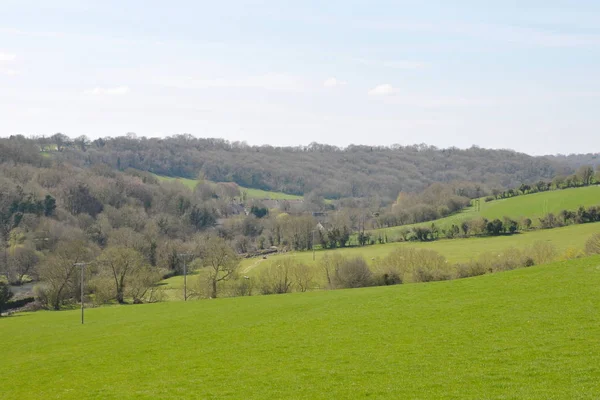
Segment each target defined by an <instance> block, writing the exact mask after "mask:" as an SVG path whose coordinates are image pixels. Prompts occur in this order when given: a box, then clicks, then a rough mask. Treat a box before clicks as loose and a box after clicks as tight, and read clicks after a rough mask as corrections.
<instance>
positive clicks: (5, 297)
mask: <svg viewBox="0 0 600 400" xmlns="http://www.w3.org/2000/svg"><path fill="white" fill-rule="evenodd" d="M12 297H13V292H11V290H10V286H8V284H7V283H4V282H0V314H1V313H2V310H4V306H5V305H6V304H7V303H8V301H9V300H10V299H11V298H12Z"/></svg>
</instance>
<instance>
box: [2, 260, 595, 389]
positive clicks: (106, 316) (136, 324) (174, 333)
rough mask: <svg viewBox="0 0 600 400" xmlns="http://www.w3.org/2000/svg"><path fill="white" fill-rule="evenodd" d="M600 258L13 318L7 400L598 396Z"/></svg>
mask: <svg viewBox="0 0 600 400" xmlns="http://www.w3.org/2000/svg"><path fill="white" fill-rule="evenodd" d="M599 265H600V257H594V258H588V259H581V260H577V261H571V262H563V263H557V264H553V265H546V266H538V267H532V268H528V269H522V270H516V271H511V272H506V273H499V274H495V275H487V276H483V277H477V278H469V279H463V280H458V281H451V282H438V283H429V284H415V285H404V286H402V285H401V286H393V287H383V288H368V289H355V290H340V291H331V292H314V293H304V294H291V295H282V296H259V297H251V298H232V299H219V300H213V301H202V302H188V303H182V302H176V303H160V304H153V305H144V306H136V307H103V308H98V309H91V310H88V311H87V323H86V325H83V326H82V325H80V324H79V311H76V310H74V311H67V312H62V313H50V312H42V313H35V314H23V315H20V316H18V317H13V318H6V319H2V320H0V325H1V329H0V341H1V342H2V343H8V344H10V345H7V346H5V348H4V350H3V362H2V363H0V375H1V376H2V377H3V384H2V395H3V396H5V397H6V398H22V399H25V398H32V397H36V398H40V397H43V398H49V397H60V398H63V399H79V398H81V396H82V394H84V393H85V397H86V398H89V399H125V398H136V399H145V398H147V399H150V398H161V399H178V398H182V397H189V395H190V393H194V396H196V397H198V398H229V399H264V398H290V397H292V398H297V399H331V398H356V397H373V398H435V399H482V398H520V399H524V398H527V399H549V398H578V399H588V398H589V399H592V398H595V397H596V394H597V393H599V392H600V369H599V368H598V365H600V344H599V342H598V341H597V340H596V338H597V337H598V336H599V335H600V297H599V296H598V287H600V274H599V273H598V266H599ZM34 325H35V326H37V327H38V329H31V326H34ZM116 350H118V351H116ZM66 371H68V373H67V372H66Z"/></svg>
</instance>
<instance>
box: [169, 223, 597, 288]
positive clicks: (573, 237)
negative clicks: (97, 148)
mask: <svg viewBox="0 0 600 400" xmlns="http://www.w3.org/2000/svg"><path fill="white" fill-rule="evenodd" d="M598 232H600V223H595V224H594V223H592V224H581V225H570V226H566V227H563V228H555V229H546V230H534V231H530V232H525V233H520V234H516V235H512V236H496V237H481V238H479V237H472V238H467V239H452V240H438V241H435V242H425V243H424V242H402V243H388V244H377V245H373V246H365V247H351V248H344V249H335V250H317V251H316V252H315V261H313V253H312V252H310V251H301V252H290V253H287V254H276V255H271V256H268V257H267V259H263V258H262V257H254V258H246V259H243V260H242V262H241V266H240V273H241V274H242V275H246V276H250V277H252V276H257V275H259V274H260V272H261V271H262V270H263V269H264V268H267V267H269V266H270V265H271V264H273V263H277V261H278V260H282V259H283V258H285V257H293V258H295V259H297V260H298V261H300V262H302V263H304V264H306V265H309V266H312V267H314V268H315V269H316V270H317V272H316V277H315V283H316V284H317V285H321V284H324V283H325V276H323V273H322V271H321V270H320V269H319V267H318V263H319V261H320V260H321V259H322V258H323V257H324V256H325V255H326V254H333V253H339V254H342V255H344V256H346V257H359V256H360V257H363V258H364V259H365V260H366V261H367V263H369V264H370V263H372V262H373V259H376V258H377V257H381V258H383V257H385V256H387V255H388V254H390V253H391V252H392V251H394V250H395V249H397V248H399V247H415V248H425V249H430V250H435V251H437V252H438V253H440V254H441V255H443V256H444V257H446V259H447V260H448V262H450V263H457V262H467V261H470V260H474V259H477V258H478V257H479V256H480V255H482V254H484V253H500V252H502V251H504V250H507V249H511V248H515V249H521V250H522V249H524V248H526V247H530V246H532V245H534V244H535V243H536V242H546V243H551V244H552V245H553V246H554V247H555V248H556V250H557V252H558V256H559V257H560V256H561V255H563V254H564V253H565V252H567V251H571V250H573V251H583V248H584V244H585V242H586V241H587V240H588V239H589V238H590V237H591V236H592V235H593V234H595V233H598ZM202 279H204V271H203V270H199V271H196V272H193V273H192V275H191V276H188V288H189V290H190V291H194V290H196V289H197V287H198V285H200V281H201V280H202ZM161 284H162V286H163V289H164V291H165V294H166V299H168V300H181V299H182V296H183V295H182V290H183V277H182V276H174V277H171V278H168V279H166V280H164V281H162V282H161Z"/></svg>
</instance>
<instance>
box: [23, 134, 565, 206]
mask: <svg viewBox="0 0 600 400" xmlns="http://www.w3.org/2000/svg"><path fill="white" fill-rule="evenodd" d="M34 143H36V144H37V145H39V146H40V147H41V148H43V149H44V150H49V151H53V152H54V153H56V158H57V159H58V160H62V161H68V162H71V163H74V164H77V165H79V166H89V165H96V164H106V165H109V166H110V167H112V168H114V169H118V170H125V169H127V168H135V169H139V170H144V171H149V172H152V173H155V174H159V175H167V176H179V177H186V178H196V177H197V176H198V174H201V175H202V176H203V177H205V178H206V179H208V180H212V181H216V182H235V183H237V184H239V185H241V186H246V187H252V188H259V189H265V190H273V191H281V192H285V193H290V194H298V195H303V194H306V193H309V192H312V191H315V192H317V193H318V194H319V195H321V196H324V197H326V198H332V199H337V198H342V197H369V196H372V195H373V194H377V195H378V196H380V197H382V198H383V199H388V200H393V199H394V198H395V197H396V195H397V194H398V192H400V191H405V192H415V191H420V190H423V189H425V188H426V187H427V186H429V185H430V184H432V183H434V182H444V183H449V182H454V181H469V182H475V183H481V184H485V185H486V186H487V187H488V188H489V189H492V188H505V189H506V188H511V187H516V186H518V185H520V184H521V183H533V182H537V181H539V180H541V179H543V180H549V179H552V178H553V177H554V176H556V175H560V174H569V173H572V172H573V170H572V168H571V167H569V165H568V164H566V163H562V162H560V161H557V160H553V159H549V158H545V157H532V156H529V155H526V154H523V153H517V152H514V151H511V150H486V149H481V148H478V147H472V148H470V149H466V150H461V149H458V148H449V149H438V148H435V147H432V146H426V145H414V146H399V145H398V146H390V147H382V146H354V145H353V146H348V147H346V148H339V147H335V146H330V145H323V144H318V143H312V144H310V145H309V146H301V147H272V146H266V145H265V146H248V145H247V144H245V143H240V142H233V143H232V142H228V141H225V140H222V139H200V138H194V137H192V136H190V135H179V136H173V137H169V138H164V139H157V138H136V137H135V135H128V136H125V137H118V138H104V139H97V140H94V141H90V140H88V139H87V138H85V137H79V138H77V139H74V140H71V139H69V138H68V137H66V136H64V135H61V134H56V135H54V136H52V137H49V138H37V139H36V140H35V141H34Z"/></svg>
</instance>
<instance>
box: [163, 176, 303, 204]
mask: <svg viewBox="0 0 600 400" xmlns="http://www.w3.org/2000/svg"><path fill="white" fill-rule="evenodd" d="M155 176H156V177H157V178H158V180H160V181H163V182H173V181H177V182H180V183H182V184H184V185H185V186H187V187H189V188H190V189H194V188H195V187H196V184H197V183H198V181H197V180H195V179H187V178H174V177H169V176H160V175H155ZM240 191H242V192H246V193H247V195H248V198H249V199H257V200H264V199H271V200H302V199H303V197H302V196H296V195H293V194H287V193H282V192H270V191H267V190H261V189H252V188H246V187H243V186H240Z"/></svg>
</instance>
